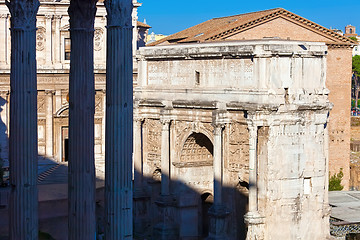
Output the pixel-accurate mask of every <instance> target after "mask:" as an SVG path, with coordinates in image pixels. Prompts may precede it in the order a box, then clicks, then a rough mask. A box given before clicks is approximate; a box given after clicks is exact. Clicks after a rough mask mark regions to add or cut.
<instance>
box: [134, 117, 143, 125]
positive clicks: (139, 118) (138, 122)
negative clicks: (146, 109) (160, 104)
mask: <svg viewBox="0 0 360 240" xmlns="http://www.w3.org/2000/svg"><path fill="white" fill-rule="evenodd" d="M133 120H134V122H135V123H137V124H141V123H142V122H143V121H144V120H145V119H144V118H143V117H141V116H134V117H133Z"/></svg>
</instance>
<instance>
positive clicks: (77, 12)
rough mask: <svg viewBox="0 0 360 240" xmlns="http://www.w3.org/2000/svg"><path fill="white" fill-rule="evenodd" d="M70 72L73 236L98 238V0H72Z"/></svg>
mask: <svg viewBox="0 0 360 240" xmlns="http://www.w3.org/2000/svg"><path fill="white" fill-rule="evenodd" d="M68 12H69V16H70V38H71V57H70V75H69V180H68V181H69V187H68V189H69V190H68V196H69V215H68V216H69V222H68V226H69V239H70V240H75V239H76V240H78V239H84V240H85V239H94V238H95V233H96V219H95V164H94V112H95V81H94V53H93V51H94V46H93V43H94V20H95V13H96V0H71V1H70V7H69V10H68Z"/></svg>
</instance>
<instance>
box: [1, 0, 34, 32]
mask: <svg viewBox="0 0 360 240" xmlns="http://www.w3.org/2000/svg"><path fill="white" fill-rule="evenodd" d="M5 4H6V6H7V7H8V8H9V11H10V14H11V28H12V29H13V30H14V29H22V30H28V31H31V30H36V14H37V12H38V10H39V6H40V2H39V0H27V1H22V0H10V1H6V2H5Z"/></svg>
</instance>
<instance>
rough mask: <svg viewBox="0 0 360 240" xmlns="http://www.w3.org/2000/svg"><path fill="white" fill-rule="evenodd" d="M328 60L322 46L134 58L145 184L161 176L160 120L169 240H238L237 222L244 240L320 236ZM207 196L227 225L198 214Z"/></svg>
mask: <svg viewBox="0 0 360 240" xmlns="http://www.w3.org/2000/svg"><path fill="white" fill-rule="evenodd" d="M303 45H304V46H306V48H302V47H301V46H303ZM304 49H306V50H304ZM326 51H327V47H326V46H325V44H322V43H310V42H296V41H293V42H291V41H276V40H266V41H265V40H263V41H251V42H246V41H241V42H222V43H208V44H187V45H175V46H158V47H146V48H141V49H140V54H139V55H138V58H139V81H138V84H139V85H138V87H136V88H135V92H134V95H135V101H136V102H137V103H138V104H137V105H136V110H135V111H136V113H137V116H138V117H140V118H141V119H144V124H143V125H142V137H141V138H140V137H138V138H137V139H138V140H141V141H142V143H143V144H144V148H143V149H142V153H141V154H140V155H142V156H144V162H143V172H144V175H143V177H144V178H145V179H149V176H151V175H152V173H153V172H154V171H161V170H162V169H161V168H162V166H163V163H162V164H160V159H163V158H162V154H164V153H163V149H161V147H162V146H164V144H160V143H161V124H160V120H161V119H163V118H164V116H166V118H167V119H170V120H171V124H170V130H169V131H170V136H169V137H167V139H168V142H169V145H170V159H168V161H169V163H170V171H168V170H166V174H167V175H168V176H167V177H168V178H170V186H171V187H170V193H171V194H172V195H174V196H175V197H176V200H177V205H176V207H175V212H176V213H175V216H176V217H175V218H174V221H175V225H177V226H178V227H179V234H180V236H179V237H181V238H191V237H193V238H194V237H206V236H209V237H210V239H222V238H224V239H225V238H226V239H239V238H240V239H243V238H244V237H245V236H246V227H245V225H244V224H243V223H244V219H245V220H246V222H247V223H248V224H249V225H248V234H247V238H248V239H255V238H257V239H292V238H294V236H296V237H298V238H301V239H325V238H326V237H327V236H328V235H329V231H328V227H329V226H328V217H329V216H328V211H326V209H327V208H326V206H328V200H327V194H326V188H327V181H328V179H327V177H328V175H327V174H328V167H327V166H328V153H327V151H328V147H327V146H328V145H327V144H328V141H327V139H328V135H327V134H328V133H327V132H328V131H327V128H326V123H327V114H328V111H329V110H330V109H331V106H332V105H331V104H330V102H329V100H328V93H329V91H328V90H327V88H326V86H325V80H326V79H325V76H326V74H325V71H326ZM169 106H171V107H170V108H169ZM164 109H167V110H166V115H164ZM216 126H221V128H217V129H218V130H217V134H216V135H214V132H213V131H214V127H216ZM219 129H222V130H221V131H219ZM219 144H220V145H219ZM215 145H216V146H215ZM148 146H151V147H148ZM219 146H220V148H219ZM215 149H216V151H215ZM219 149H220V150H219ZM140 150H141V149H140ZM215 155H216V156H215ZM212 158H213V160H212V161H211V160H210V159H212ZM149 160H150V161H149ZM219 160H220V164H218V162H215V161H219ZM150 163H151V164H150ZM215 163H216V164H215ZM156 169H158V170H156ZM161 172H162V171H161ZM135 181H136V180H135ZM148 182H149V181H145V182H143V184H144V188H146V189H148V191H149V193H150V194H149V196H152V197H151V199H156V198H157V194H158V190H157V188H156V187H154V185H153V184H148ZM150 182H151V181H150ZM215 188H216V189H217V190H216V191H214V190H215ZM209 195H213V196H214V200H215V202H216V203H217V204H216V206H217V207H216V208H214V209H225V208H224V207H223V206H226V210H228V212H227V211H220V212H224V213H225V212H226V213H227V214H228V215H227V214H220V212H219V211H210V212H209V211H208V210H209V208H208V207H209V206H210V205H211V201H212V200H211V201H210V202H207V201H206V200H205V199H207V196H209ZM151 199H149V204H152V202H153V200H151ZM247 204H248V206H247ZM153 206H154V205H153ZM246 209H248V213H247V214H246V215H245V213H246V212H247V210H246ZM212 213H214V214H212ZM217 213H219V214H217ZM209 214H210V215H211V216H212V218H211V219H212V220H211V222H212V225H211V231H210V234H211V235H208V232H209V230H210V229H209ZM308 219H312V221H311V222H309V221H308ZM159 220H160V219H158V220H155V221H153V222H152V223H153V226H155V224H156V223H158V222H157V221H159ZM150 222H151V221H150ZM229 223H233V224H231V227H227V226H229V225H228V224H229ZM235 223H236V224H235ZM279 224H280V225H281V226H286V230H284V228H283V227H281V228H278V227H277V226H279ZM304 229H306V231H304ZM204 231H205V232H204ZM206 231H207V232H206Z"/></svg>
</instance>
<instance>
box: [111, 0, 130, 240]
mask: <svg viewBox="0 0 360 240" xmlns="http://www.w3.org/2000/svg"><path fill="white" fill-rule="evenodd" d="M105 7H106V11H107V52H106V53H107V54H106V130H105V137H106V139H105V221H106V222H105V238H106V239H107V240H110V239H114V240H115V239H116V240H118V239H133V237H132V234H133V228H132V223H133V217H132V213H133V212H132V210H133V209H132V208H133V206H132V204H133V203H132V201H133V194H132V148H133V141H132V140H133V132H132V131H133V126H132V125H133V89H132V86H133V83H132V46H131V40H132V26H131V11H132V2H131V0H105Z"/></svg>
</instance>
